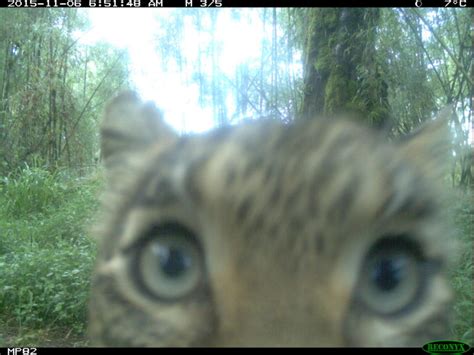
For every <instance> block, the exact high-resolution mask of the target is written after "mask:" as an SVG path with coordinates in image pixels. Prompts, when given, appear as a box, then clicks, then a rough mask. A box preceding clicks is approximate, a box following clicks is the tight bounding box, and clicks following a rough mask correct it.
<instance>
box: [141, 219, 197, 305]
mask: <svg viewBox="0 0 474 355" xmlns="http://www.w3.org/2000/svg"><path fill="white" fill-rule="evenodd" d="M137 259H138V260H137V262H136V264H135V265H136V273H137V278H138V281H139V284H140V286H142V288H143V289H144V290H145V291H146V292H147V293H149V294H152V295H153V296H154V297H157V298H160V299H164V300H173V299H176V298H181V297H183V296H186V295H187V294H189V293H190V292H192V291H193V290H194V289H195V288H196V287H197V286H198V285H199V284H200V283H201V281H202V280H201V279H202V277H203V261H202V253H201V248H200V246H199V244H198V243H197V241H196V239H195V238H194V235H193V234H192V233H191V232H190V231H188V230H187V229H185V228H183V227H181V226H179V225H177V224H167V225H163V226H161V227H158V228H154V229H153V230H152V231H151V232H150V233H149V237H147V238H146V240H145V242H144V244H143V245H142V246H141V247H140V249H139V252H138V254H137Z"/></svg>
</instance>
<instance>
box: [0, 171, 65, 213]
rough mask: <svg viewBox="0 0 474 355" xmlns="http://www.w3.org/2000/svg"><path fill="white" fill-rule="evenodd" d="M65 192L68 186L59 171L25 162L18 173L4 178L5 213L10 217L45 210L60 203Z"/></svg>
mask: <svg viewBox="0 0 474 355" xmlns="http://www.w3.org/2000/svg"><path fill="white" fill-rule="evenodd" d="M65 192H66V186H65V185H64V184H63V183H62V182H61V179H60V174H59V173H53V174H51V173H49V172H48V171H47V170H44V169H41V168H36V167H33V168H30V167H29V166H28V165H27V164H25V167H24V168H23V169H19V171H18V173H17V174H10V176H8V177H5V178H4V179H3V188H2V194H3V199H4V203H5V205H4V213H6V215H7V216H10V217H24V216H28V215H29V214H31V213H41V212H44V211H45V210H46V209H47V208H48V207H51V206H54V205H57V204H58V203H60V201H61V198H62V197H63V194H64V193H65Z"/></svg>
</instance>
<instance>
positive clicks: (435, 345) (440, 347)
mask: <svg viewBox="0 0 474 355" xmlns="http://www.w3.org/2000/svg"><path fill="white" fill-rule="evenodd" d="M470 348H471V347H470V346H469V345H468V344H466V343H461V342H460V341H451V340H438V341H431V342H429V343H426V344H425V345H423V348H422V349H423V350H424V351H426V352H427V353H430V354H440V355H441V354H459V355H460V354H463V353H465V352H467V351H469V349H470Z"/></svg>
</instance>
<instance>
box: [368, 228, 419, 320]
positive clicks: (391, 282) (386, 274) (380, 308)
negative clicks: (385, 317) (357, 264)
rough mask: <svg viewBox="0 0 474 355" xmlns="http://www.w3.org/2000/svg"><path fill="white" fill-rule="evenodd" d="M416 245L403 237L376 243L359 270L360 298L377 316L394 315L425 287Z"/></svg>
mask: <svg viewBox="0 0 474 355" xmlns="http://www.w3.org/2000/svg"><path fill="white" fill-rule="evenodd" d="M424 264H425V262H424V261H423V260H422V258H421V253H420V252H419V248H418V245H417V244H415V243H414V242H411V241H410V240H408V239H406V238H404V237H390V238H385V239H382V240H381V241H379V242H377V243H376V244H375V245H374V246H373V247H372V248H371V250H370V251H369V253H368V255H367V258H366V260H365V263H364V266H363V268H362V274H361V279H360V280H361V282H360V285H359V297H360V298H361V300H362V301H363V302H364V304H365V305H366V306H368V307H369V308H370V309H372V310H373V311H374V312H376V313H381V314H396V313H398V312H402V311H403V310H405V309H407V307H409V306H411V305H412V304H414V303H415V302H416V301H417V300H418V299H419V297H420V293H421V292H422V291H423V289H424V287H425V283H424V281H425V280H424V279H425V278H424V269H425V268H424Z"/></svg>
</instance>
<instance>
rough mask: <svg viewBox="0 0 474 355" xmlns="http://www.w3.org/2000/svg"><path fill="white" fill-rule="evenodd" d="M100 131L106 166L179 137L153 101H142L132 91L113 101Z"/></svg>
mask: <svg viewBox="0 0 474 355" xmlns="http://www.w3.org/2000/svg"><path fill="white" fill-rule="evenodd" d="M100 134H101V152H102V157H103V158H104V160H105V166H106V168H107V169H109V168H112V167H113V166H115V165H116V163H117V164H118V165H120V162H121V161H122V160H126V158H127V157H128V158H130V156H134V155H136V154H140V153H143V152H144V150H146V149H147V148H148V147H150V146H152V145H153V146H155V145H167V144H170V143H171V142H173V141H175V140H176V139H177V138H178V136H177V134H176V133H175V132H173V130H172V129H171V128H170V127H169V126H168V125H167V124H166V123H165V122H164V120H163V116H162V114H161V112H160V111H159V110H158V108H157V107H156V106H155V105H154V104H153V103H152V102H148V103H143V102H142V101H141V100H140V98H139V96H138V95H137V94H136V93H135V92H133V91H126V92H123V93H121V94H120V95H118V96H117V97H115V98H114V99H112V100H111V101H110V103H109V104H108V106H107V108H106V110H105V114H104V119H103V121H102V127H101V131H100Z"/></svg>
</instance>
